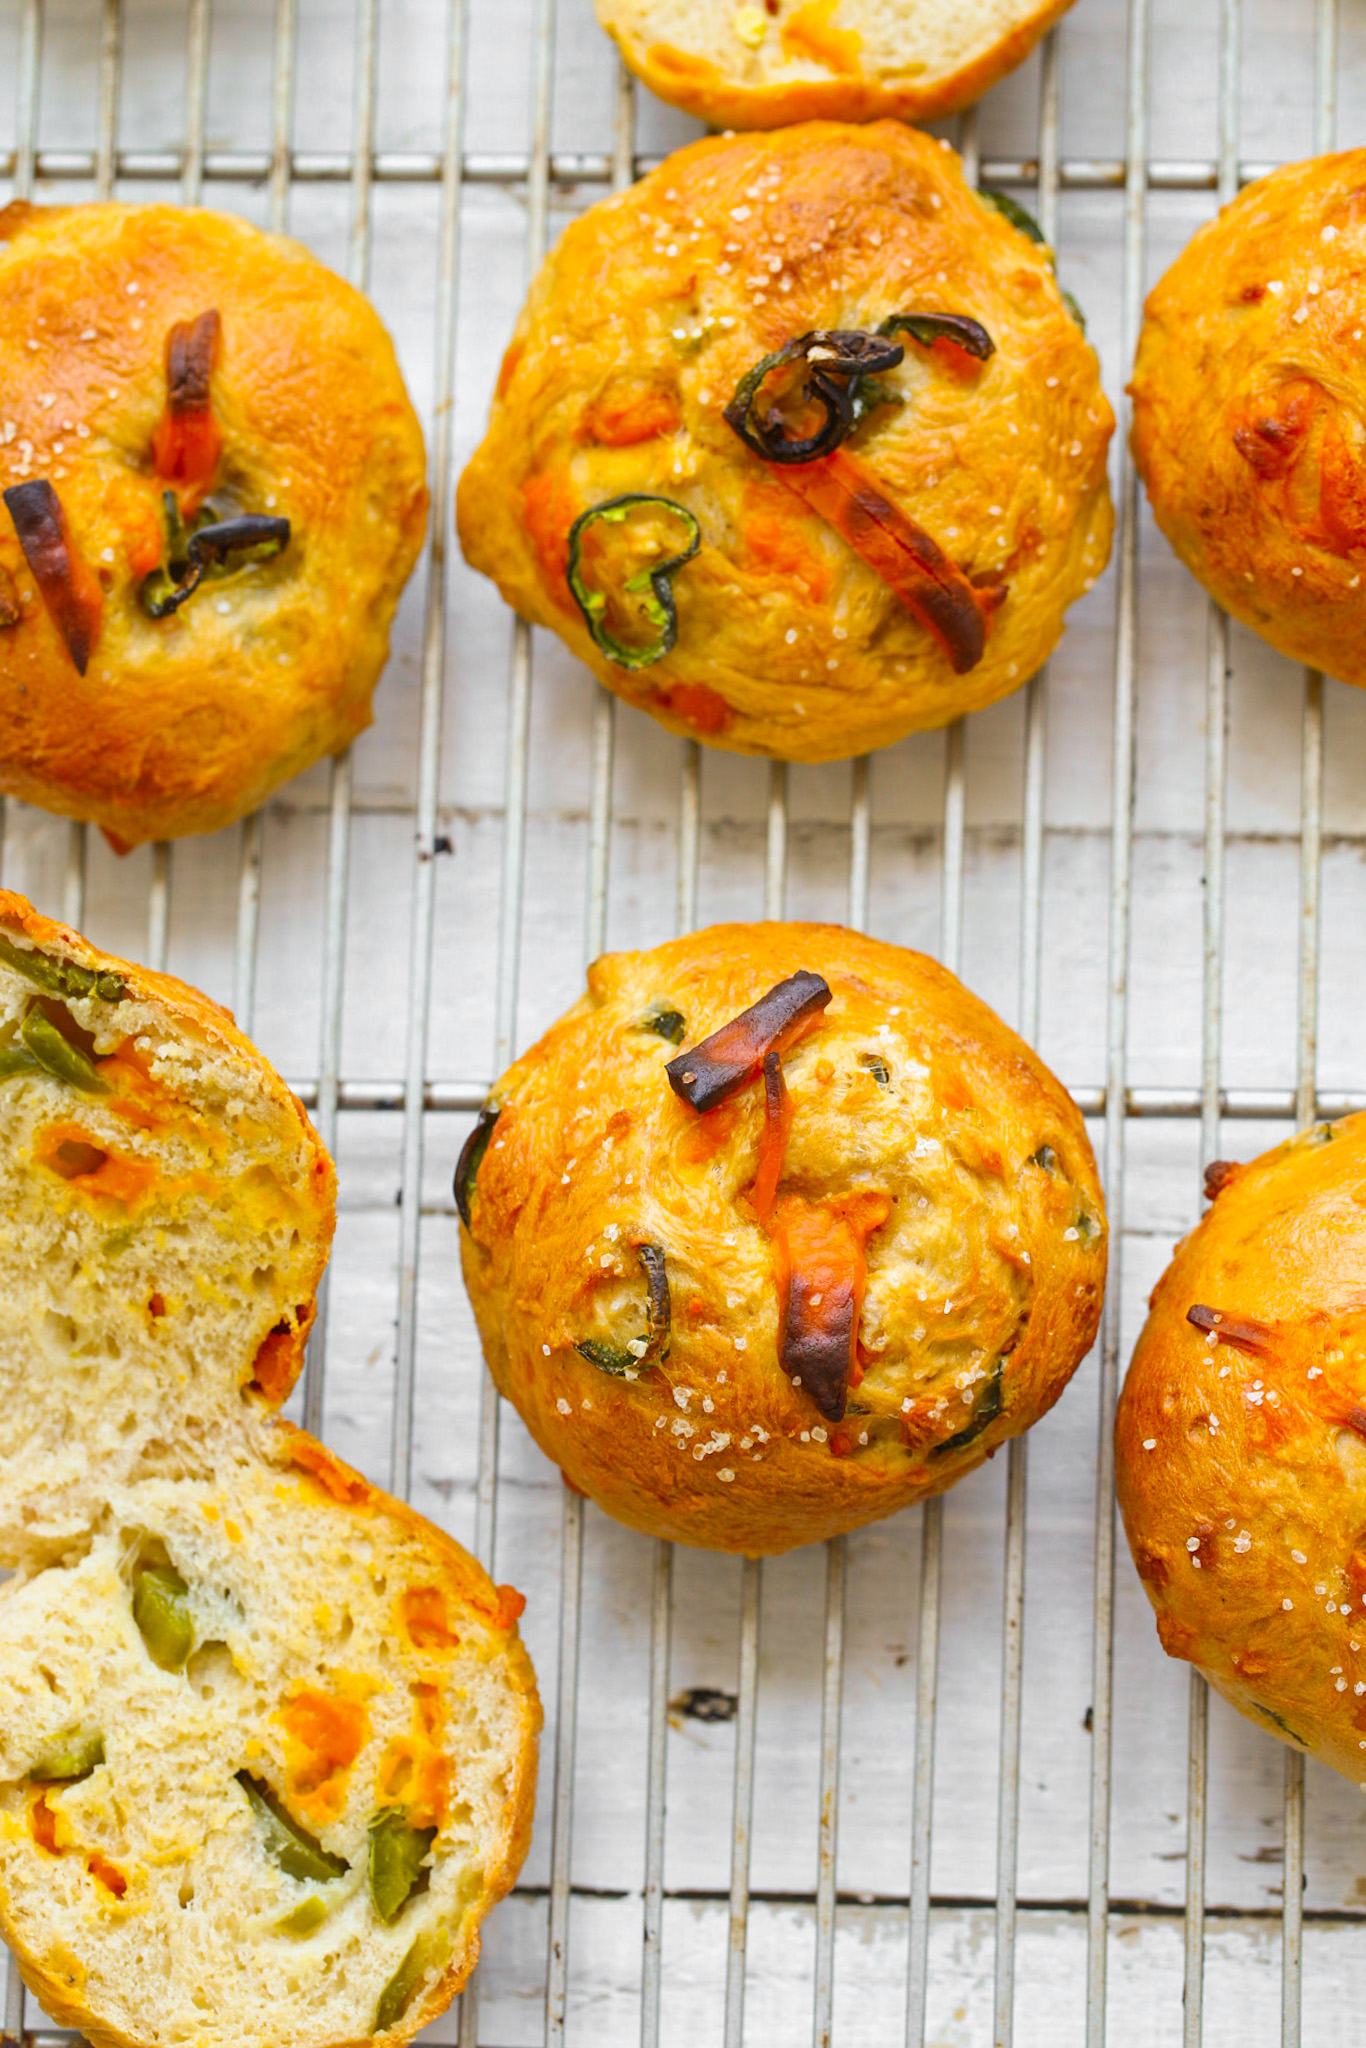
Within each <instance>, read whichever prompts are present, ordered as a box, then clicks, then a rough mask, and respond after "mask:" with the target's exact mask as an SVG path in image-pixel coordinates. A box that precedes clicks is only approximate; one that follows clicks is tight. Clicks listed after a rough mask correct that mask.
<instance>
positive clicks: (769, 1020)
mask: <svg viewBox="0 0 1366 2048" xmlns="http://www.w3.org/2000/svg"><path fill="white" fill-rule="evenodd" d="M829 1000H830V984H829V982H828V981H825V980H823V979H822V977H821V976H820V975H819V974H811V973H809V972H808V971H807V969H806V968H804V967H803V968H800V969H799V970H798V972H797V973H796V974H789V976H788V977H787V980H786V981H780V982H778V983H777V985H776V987H774V988H771V989H770V990H769V991H768V994H767V995H763V996H760V998H759V1000H758V1002H757V1003H754V1004H752V1005H751V1007H750V1008H749V1009H748V1010H742V1011H741V1013H740V1015H739V1016H738V1017H732V1019H731V1021H730V1023H729V1024H723V1025H722V1026H721V1028H720V1030H719V1031H713V1032H712V1034H711V1036H710V1037H709V1038H704V1039H702V1040H701V1041H700V1043H699V1044H697V1045H694V1046H693V1047H691V1048H690V1050H689V1051H687V1052H681V1053H679V1054H678V1055H677V1057H676V1058H675V1059H671V1060H670V1061H669V1064H668V1066H667V1067H666V1068H665V1069H664V1071H665V1073H666V1074H667V1075H668V1077H669V1086H670V1087H671V1088H672V1089H673V1091H674V1094H675V1095H680V1096H682V1098H683V1100H684V1102H686V1103H687V1104H688V1105H689V1107H690V1108H692V1109H696V1110H699V1111H701V1110H708V1109H715V1107H716V1105H717V1103H718V1102H725V1101H727V1100H728V1098H729V1097H730V1096H732V1095H736V1094H738V1093H739V1091H740V1090H741V1089H742V1088H747V1087H748V1086H749V1084H750V1082H751V1081H752V1080H753V1079H754V1077H755V1075H756V1074H757V1073H758V1071H759V1069H760V1067H761V1066H762V1064H763V1059H764V1054H765V1053H768V1052H777V1053H781V1052H785V1051H787V1049H788V1048H789V1047H790V1046H792V1045H794V1044H795V1043H796V1041H797V1040H798V1039H799V1038H802V1037H804V1036H805V1034H806V1033H807V1032H808V1031H810V1030H811V1029H812V1028H813V1027H814V1025H815V1023H816V1021H817V1019H818V1017H819V1015H820V1013H821V1011H822V1010H823V1009H824V1008H825V1006H826V1004H827V1003H828V1002H829Z"/></svg>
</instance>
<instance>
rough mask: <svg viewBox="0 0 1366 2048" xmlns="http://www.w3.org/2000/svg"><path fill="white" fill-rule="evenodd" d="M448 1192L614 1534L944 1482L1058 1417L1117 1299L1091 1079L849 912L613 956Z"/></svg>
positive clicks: (778, 1531) (748, 1538)
mask: <svg viewBox="0 0 1366 2048" xmlns="http://www.w3.org/2000/svg"><path fill="white" fill-rule="evenodd" d="M746 1012H749V1013H750V1014H749V1015H746V1014H745V1013H746ZM714 1034H718V1035H717V1036H713V1035H714ZM680 1047H681V1048H682V1050H679V1048H680ZM695 1105H697V1106H695ZM456 1196H457V1201H458V1203H459V1205H460V1207H461V1211H462V1216H463V1218H464V1221H465V1225H466V1227H465V1229H464V1230H463V1231H462V1235H461V1245H462V1251H463V1258H464V1267H465V1280H466V1284H467V1286H468V1288H469V1292H470V1299H471V1301H472V1302H473V1305H474V1311H475V1315H476V1317H477V1319H478V1323H479V1330H480V1335H481V1337H482V1339H483V1344H484V1351H485V1355H486V1357H487V1359H488V1362H489V1366H490V1368H491V1370H492V1373H493V1377H494V1379H495V1381H496V1382H497V1384H498V1387H499V1388H500V1390H501V1391H502V1392H503V1393H504V1394H506V1395H507V1396H508V1398H509V1399H510V1400H511V1401H512V1402H513V1403H514V1405H515V1406H516V1408H517V1409H518V1411H519V1412H520V1414H521V1415H522V1417H523V1419H524V1421H525V1422H526V1424H527V1426H528V1428H529V1429H530V1430H531V1433H532V1435H533V1436H534V1437H535V1438H536V1441H537V1442H538V1443H539V1444H540V1446H541V1448H542V1449H543V1450H544V1451H545V1452H546V1453H547V1455H548V1456H550V1457H551V1458H553V1459H555V1460H556V1461H557V1463H558V1464H559V1465H560V1466H561V1467H562V1468H563V1470H564V1473H565V1476H566V1478H567V1479H568V1481H569V1482H570V1483H571V1484H572V1485H573V1486H575V1487H577V1488H579V1489H580V1490H582V1491H583V1492H585V1493H588V1494H590V1495H591V1496H592V1498H593V1499H594V1500H595V1501H597V1502H598V1504H599V1505H600V1506H601V1507H603V1508H605V1509H606V1510H607V1512H608V1513H609V1514H612V1515H615V1516H616V1517H617V1518H618V1519H619V1520H620V1521H623V1522H626V1523H628V1524H629V1525H630V1526H631V1527H633V1528H636V1529H642V1530H645V1531H647V1532H648V1533H651V1534H654V1535H659V1536H667V1537H672V1538H674V1539H676V1540H677V1541H679V1542H684V1543H694V1544H700V1545H703V1546H705V1547H708V1548H711V1549H716V1550H739V1551H747V1552H750V1553H757V1552H764V1551H779V1550H786V1549H789V1548H790V1547H791V1546H793V1545H794V1544H798V1543H810V1542H813V1541H815V1540H816V1539H817V1538H818V1537H823V1536H830V1535H834V1534H836V1533H837V1532H839V1531H840V1530H844V1529H852V1528H856V1527H857V1526H859V1525H860V1524H861V1523H864V1522H868V1521H872V1520H874V1519H875V1518H877V1517H878V1516H881V1515H887V1514H890V1513H892V1512H893V1511H894V1510H895V1509H896V1508H899V1507H903V1506H905V1505H906V1503H907V1502H909V1501H913V1500H919V1499H922V1498H923V1497H924V1496H925V1495H927V1494H931V1493H938V1492H941V1491H942V1490H943V1489H944V1488H945V1487H947V1486H951V1485H952V1484H953V1483H954V1481H955V1480H957V1479H960V1478H961V1477H962V1476H963V1474H964V1473H965V1472H968V1471H971V1470H972V1468H973V1467H974V1466H976V1465H979V1464H980V1463H981V1462H982V1460H983V1459H984V1458H986V1457H989V1456H990V1455H991V1454H992V1452H993V1451H994V1450H995V1449H996V1448H997V1446H998V1445H999V1444H1001V1443H1002V1442H1003V1441H1004V1440H1005V1439H1006V1438H1007V1437H1010V1436H1015V1435H1018V1434H1019V1433H1020V1432H1021V1431H1022V1430H1025V1429H1028V1428H1029V1426H1030V1424H1031V1423H1033V1422H1035V1421H1037V1419H1038V1417H1039V1416H1040V1415H1042V1414H1043V1413H1044V1412H1045V1410H1046V1409H1048V1408H1050V1407H1051V1406H1052V1404H1053V1402H1054V1401H1055V1400H1056V1399H1057V1397H1058V1395H1059V1394H1060V1393H1061V1392H1062V1389H1063V1387H1064V1386H1065V1385H1066V1383H1067V1380H1068V1378H1069V1377H1070V1375H1071V1373H1072V1371H1073V1369H1074V1368H1075V1366H1076V1365H1077V1363H1078V1361H1079V1360H1080V1359H1081V1357H1082V1356H1083V1354H1084V1353H1085V1351H1086V1349H1087V1347H1088V1345H1089V1344H1090V1342H1091V1340H1092V1337H1093V1335H1094V1333H1095V1328H1096V1322H1097V1318H1098V1316H1099V1312H1100V1302H1101V1294H1102V1291H1103V1286H1104V1278H1105V1222H1104V1213H1103V1209H1102V1204H1101V1196H1100V1190H1099V1187H1098V1185H1097V1182H1096V1173H1095V1166H1094V1162H1093V1160H1092V1157H1091V1150H1090V1147H1089V1145H1088V1143H1087V1140H1086V1134H1085V1130H1084V1128H1083V1126H1082V1121H1081V1118H1080V1116H1079V1115H1078V1113H1077V1110H1076V1108H1075V1106H1074V1104H1073V1103H1072V1101H1071V1099H1070V1097H1069V1096H1068V1095H1067V1094H1066V1092H1065V1091H1064V1090H1063V1089H1062V1088H1061V1087H1060V1085H1059V1084H1058V1082H1057V1081H1055V1080H1054V1078H1053V1077H1052V1075H1051V1074H1049V1073H1048V1071H1047V1069H1046V1068H1045V1067H1044V1066H1043V1065H1042V1064H1041V1062H1040V1061H1039V1060H1038V1059H1037V1058H1036V1057H1035V1056H1034V1054H1033V1053H1031V1052H1030V1051H1029V1049H1028V1048H1027V1047H1026V1046H1024V1045H1023V1044H1021V1042H1020V1040H1019V1039H1018V1038H1016V1037H1015V1035H1014V1033H1013V1032H1011V1031H1008V1030H1007V1029H1006V1027H1005V1026H1004V1025H1003V1024H1002V1023H1001V1022H1000V1020H999V1019H998V1018H997V1017H995V1016H993V1014H992V1012H991V1011H990V1010H988V1009H987V1008H986V1006H985V1005H984V1004H982V1003H980V1002H978V1001H977V1000H976V998H975V997H974V996H972V995H970V994H969V993H968V991H967V990H966V989H965V988H963V987H962V985H961V984H960V983H959V982H957V981H955V980H954V978H953V976H952V975H951V974H949V973H947V972H946V971H945V970H944V969H943V968H942V967H939V966H937V965H936V964H935V962H934V961H932V960H928V959H926V958H925V957H924V956H923V955H921V954H917V953H908V952H905V951H903V950H902V949H901V948H900V947H896V946H889V945H884V944H882V943H880V942H879V941H877V940H874V939H869V938H864V937H862V936H860V935H859V934H858V933H855V932H851V931H845V930H843V929H841V928H840V927H839V926H836V925H815V924H758V925H718V926H716V927H715V928H713V929H712V930H710V931H702V932H697V933H695V934H694V935H692V936H691V937H689V938H685V939H678V940H675V941H673V942H672V943H671V944H668V945H664V946H658V947H656V948H655V949H654V950H653V951H651V952H648V953H617V954H609V955H607V956H605V957H604V958H603V959H600V960H598V961H597V962H595V964H594V965H593V967H592V968H591V969H590V970H589V977H588V993H587V995H586V996H585V997H584V998H583V999H582V1001H580V1002H579V1003H578V1004H577V1005H576V1006H575V1008H574V1009H572V1010H571V1011H570V1012H569V1013H568V1015H567V1016H565V1017H564V1018H562V1019H561V1021H560V1022H559V1023H558V1024H556V1025H554V1026H553V1027H552V1029H551V1030H550V1031H548V1032H547V1033H546V1035H545V1036H544V1038H542V1039H541V1041H540V1042H539V1044H537V1045H535V1046H533V1047H532V1049H531V1050H530V1051H529V1052H527V1053H526V1054H524V1055H523V1057H522V1058H521V1059H520V1060H518V1061H517V1063H516V1064H515V1065H514V1066H513V1067H511V1068H510V1069H509V1071H508V1072H507V1073H506V1074H505V1075H504V1076H503V1078H502V1080H501V1081H499V1083H498V1084H497V1086H496V1087H495V1089H494V1091H493V1094H492V1096H491V1097H490V1106H489V1108H488V1109H487V1110H486V1112H485V1114H484V1116H483V1117H482V1118H481V1120H480V1123H479V1125H478V1126H477V1127H476V1129H475V1132H474V1133H473V1134H472V1136H471V1139H470V1141H469V1143H468V1144H467V1145H466V1148H465V1151H464V1153H463V1155H462V1158H461V1163H460V1167H459V1169H458V1172H457V1177H456Z"/></svg>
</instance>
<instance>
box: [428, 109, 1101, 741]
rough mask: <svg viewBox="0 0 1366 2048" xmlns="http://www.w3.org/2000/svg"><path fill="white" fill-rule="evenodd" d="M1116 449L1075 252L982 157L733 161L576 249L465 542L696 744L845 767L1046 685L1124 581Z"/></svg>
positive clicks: (883, 149)
mask: <svg viewBox="0 0 1366 2048" xmlns="http://www.w3.org/2000/svg"><path fill="white" fill-rule="evenodd" d="M771 358H778V359H780V360H773V361H770V359H771ZM766 363H767V364H768V368H767V370H765V369H764V368H763V367H762V366H763V365H765V364H766ZM804 394H805V395H804ZM1112 428H1113V419H1112V416H1111V412H1110V408H1109V406H1108V404H1107V403H1106V400H1105V398H1104V396H1103V394H1102V392H1101V390H1100V385H1099V380H1098V374H1097V365H1096V358H1095V355H1094V353H1093V352H1092V350H1091V349H1090V348H1089V347H1088V345H1087V343H1086V342H1085V340H1084V339H1083V337H1082V334H1081V331H1080V329H1079V328H1078V326H1077V324H1076V322H1075V321H1074V319H1073V318H1072V316H1071V314H1070V313H1069V312H1068V311H1067V309H1066V307H1065V306H1064V303H1063V300H1062V298H1061V296H1060V294H1059V291H1058V288H1057V285H1056V284H1055V283H1054V280H1053V272H1052V264H1051V259H1050V258H1049V256H1048V254H1047V252H1046V251H1045V250H1042V249H1041V248H1040V247H1039V246H1038V245H1037V244H1035V243H1033V242H1031V241H1030V240H1029V238H1028V237H1027V236H1026V235H1025V234H1024V233H1022V232H1020V231H1019V230H1018V229H1017V228H1015V227H1013V226H1011V225H1009V224H1008V223H1007V221H1006V220H1005V219H1003V218H1002V216H1001V215H1000V213H999V212H998V211H996V210H995V209H994V208H993V207H991V206H990V205H988V204H987V202H986V201H985V200H983V199H982V198H981V197H979V196H978V195H977V194H976V193H974V192H973V191H972V190H971V189H970V188H969V187H968V186H967V185H966V184H965V183H964V181H963V177H962V174H961V171H960V168H959V163H958V159H957V157H956V156H954V155H953V153H952V151H950V150H948V149H947V148H941V147H940V145H939V144H938V143H935V142H933V141H931V139H930V138H929V137H928V136H925V135H919V134H916V133H915V132H914V131H913V130H910V129H906V128H903V127H901V126H900V124H899V123H897V122H892V121H884V122H879V123H876V124H874V125H873V126H871V127H868V128H849V127H840V126H836V125H834V124H833V123H827V122H811V123H808V124H807V125H806V126H804V127H798V128H790V129H785V130H782V131H781V132H779V133H777V134H774V135H746V136H739V137H718V138H715V139H713V140H710V141H706V142H699V143H696V144H694V145H693V146H692V147H691V148H689V149H685V150H681V151H680V152H679V153H678V154H677V155H676V156H673V157H670V158H669V159H668V161H667V162H666V163H665V164H663V165H662V166H661V167H660V169H659V170H657V171H655V172H652V173H651V174H650V176H649V177H647V178H644V179H642V180H641V182H640V183H639V184H638V185H635V186H633V187H632V188H631V190H630V191H628V192H624V193H621V194H619V195H618V196H616V197H614V198H611V199H605V200H602V201H601V202H600V203H599V204H598V205H596V206H594V207H591V208H590V209H589V211H588V212H587V213H586V214H584V215H583V216H582V217H581V218H580V219H578V220H576V221H575V222H573V223H572V224H571V226H570V227H569V228H568V229H567V230H566V231H565V233H564V235H563V237H562V238H561V240H560V242H559V243H558V245H557V246H556V248H555V250H554V251H553V252H552V254H551V256H550V257H549V259H548V260H547V262H546V264H545V266H544V268H543V269H542V271H541V273H540V275H539V277H538V278H537V279H536V281H535V283H534V284H533V286H532V289H531V295H530V297H529V299H528V301H527V304H526V307H525V308H524V310H523V312H522V316H521V318H520V320H519V321H518V324H517V329H516V332H515V334H514V336H513V340H512V343H511V346H510V347H509V349H508V351H507V354H506V356H505V358H504V361H503V367H502V372H501V374H500V376H499V380H498V389H497V393H496V395H495V398H494V402H493V409H492V414H491V417H490V421H489V428H488V432H487V434H486V436H485V438H484V441H483V443H482V444H481V446H480V447H479V448H478V449H477V450H476V452H475V454H474V456H473V458H472V459H471V461H470V464H469V466H468V468H467V469H466V471H465V473H464V476H463V477H462V479H461V482H460V489H459V495H458V500H457V515H458V520H459V526H460V538H461V543H462V545H463V547H464V550H465V554H466V556H467V558H468V559H469V561H470V562H471V563H472V564H473V565H474V567H475V568H477V569H482V570H483V571H484V572H485V574H487V575H489V576H492V577H493V578H494V580H495V581H496V582H497V584H498V587H499V589H500V590H501V591H502V593H503V595H504V597H506V598H507V600H508V602H509V603H510V604H512V605H513V606H515V607H516V609H517V610H519V611H520V612H522V613H523V615H524V616H525V617H527V618H529V619H532V620H534V621H535V622H536V623H538V624H540V625H545V626H550V627H552V628H553V629H554V631H556V632H557V633H559V634H560V636H561V638H562V639H564V640H565V641H566V642H567V644H568V645H569V646H570V647H571V648H572V649H573V651H574V652H575V653H576V654H578V655H579V656H580V657H581V658H582V659H583V660H584V661H586V662H587V663H588V665H589V667H590V668H592V670H593V671H594V673H595V674H596V675H597V676H598V678H599V679H600V681H602V682H603V683H605V684H606V685H607V686H608V688H609V689H612V690H615V691H616V692H617V694H618V695H619V696H622V697H624V698H626V700H627V701H628V702H629V703H632V704H636V705H638V706H640V707H641V708H642V709H644V710H647V711H649V712H650V713H651V714H652V715H653V716H654V717H656V718H658V719H659V720H660V721H661V722H662V723H663V724H665V725H667V726H669V727H670V728H671V729H672V730H673V731H675V732H681V733H686V734H688V735H689V736H692V737H697V738H701V739H703V740H706V741H707V742H709V743H710V744H712V745H714V746H720V747H728V748H732V749H734V750H736V751H738V752H741V753H760V754H771V755H775V756H777V757H779V758H780V759H789V760H801V761H821V760H833V759H838V758H840V757H843V756H846V755H850V754H857V753H861V752H863V751H864V750H865V749H867V748H869V747H876V746H882V745H885V744H886V743H887V742H889V741H891V740H895V739H899V738H900V737H901V736H902V735H903V734H904V733H907V732H910V731H912V730H914V729H916V728H918V727H921V726H932V725H938V724H942V723H944V722H945V721H946V720H948V719H952V718H956V717H958V715H959V714H960V713H961V712H965V711H971V710H974V709H976V708H977V707H978V706H980V705H983V704H989V703H991V702H993V701H994V700H995V699H996V698H997V697H1001V696H1004V695H1005V694H1006V693H1007V692H1008V691H1010V690H1013V689H1015V688H1017V687H1018V686H1019V685H1020V684H1022V683H1023V682H1024V681H1025V680H1026V678H1027V677H1028V676H1029V675H1030V674H1031V673H1032V671H1033V670H1034V669H1036V668H1037V667H1038V666H1039V664H1040V662H1042V661H1043V659H1044V658H1045V656H1046V655H1047V654H1048V652H1049V650H1050V649H1051V648H1052V647H1053V646H1054V645H1055V643H1056V641H1057V639H1058V636H1059V634H1060V633H1061V631H1062V620H1063V613H1064V612H1065V611H1066V609H1067V606H1068V605H1069V604H1070V603H1071V602H1072V600H1073V599H1074V598H1076V597H1077V596H1078V595H1079V594H1080V593H1081V592H1082V591H1083V590H1085V589H1086V588H1088V587H1089V585H1090V584H1091V583H1092V582H1093V581H1094V580H1095V578H1096V576H1097V575H1099V573H1100V571H1101V569H1102V568H1103V567H1104V564H1105V560H1106V555H1107V553H1108V550H1109V544H1110V530H1111V510H1110V501H1109V497H1108V493H1107V489H1106V481H1105V451H1106V446H1107V443H1108V441H1109V437H1110V433H1111V431H1112ZM642 498H643V499H644V500H645V501H646V502H645V503H644V504H642V503H641V502H640V500H641V499H642Z"/></svg>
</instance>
